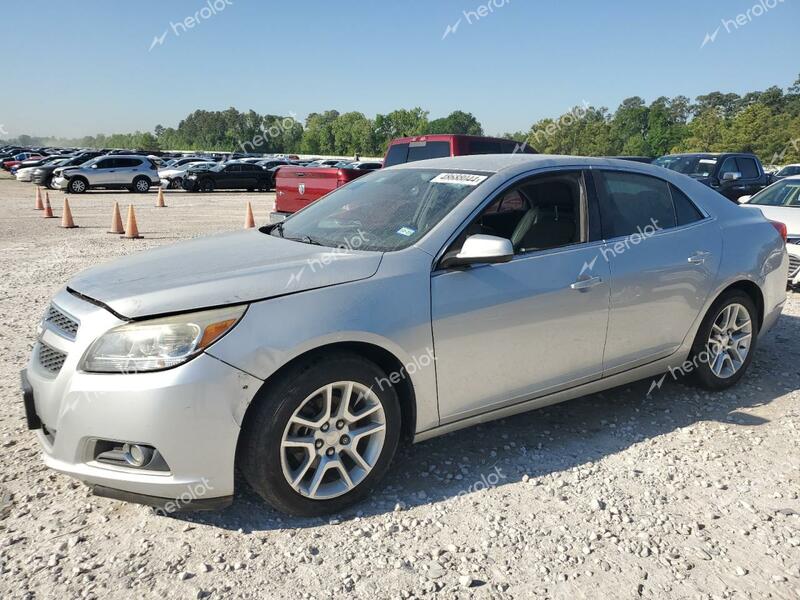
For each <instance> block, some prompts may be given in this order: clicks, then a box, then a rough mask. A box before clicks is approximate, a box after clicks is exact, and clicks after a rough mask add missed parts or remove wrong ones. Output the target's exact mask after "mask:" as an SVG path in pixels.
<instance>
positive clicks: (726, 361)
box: [707, 303, 753, 379]
mask: <svg viewBox="0 0 800 600" xmlns="http://www.w3.org/2000/svg"><path fill="white" fill-rule="evenodd" d="M752 341H753V322H752V319H751V317H750V312H749V311H748V310H747V308H745V307H744V306H742V305H741V304H736V303H734V304H729V305H728V306H726V307H724V308H723V309H722V311H721V312H720V313H719V315H718V316H717V318H716V319H715V320H714V324H713V325H712V326H711V335H710V336H709V338H708V344H707V349H708V364H709V367H710V368H711V372H712V373H714V375H716V376H717V377H719V378H720V379H727V378H729V377H732V376H733V375H735V374H736V373H737V372H738V371H739V369H741V368H742V365H743V364H744V362H745V361H746V360H747V355H748V354H749V353H750V346H751V344H752Z"/></svg>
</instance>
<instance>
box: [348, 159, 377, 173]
mask: <svg viewBox="0 0 800 600" xmlns="http://www.w3.org/2000/svg"><path fill="white" fill-rule="evenodd" d="M348 167H349V168H351V169H363V170H366V171H374V170H376V169H382V168H383V163H382V162H379V161H369V160H366V161H365V160H362V161H355V162H351V163H350V164H349V165H348Z"/></svg>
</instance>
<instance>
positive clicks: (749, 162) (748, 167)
mask: <svg viewBox="0 0 800 600" xmlns="http://www.w3.org/2000/svg"><path fill="white" fill-rule="evenodd" d="M736 164H737V165H739V172H740V173H741V174H742V177H744V178H745V179H757V178H758V177H759V172H758V165H757V164H756V161H755V160H753V159H752V158H744V157H741V156H740V157H739V158H737V159H736Z"/></svg>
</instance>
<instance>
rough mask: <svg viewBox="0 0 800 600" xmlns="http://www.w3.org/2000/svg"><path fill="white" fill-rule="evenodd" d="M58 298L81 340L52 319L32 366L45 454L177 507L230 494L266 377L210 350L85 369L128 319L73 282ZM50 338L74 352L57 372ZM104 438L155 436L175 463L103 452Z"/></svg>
mask: <svg viewBox="0 0 800 600" xmlns="http://www.w3.org/2000/svg"><path fill="white" fill-rule="evenodd" d="M54 305H56V306H58V308H59V309H60V310H61V311H62V312H64V313H67V314H68V315H70V316H71V317H73V318H74V319H75V320H78V321H79V322H80V327H79V329H78V332H77V334H76V336H75V339H74V341H70V340H68V339H64V338H63V337H62V336H60V335H59V334H58V333H57V332H56V331H54V330H53V329H51V328H48V327H45V328H44V329H43V331H42V334H41V335H40V337H39V339H38V340H37V342H36V344H35V346H34V349H33V355H32V357H31V360H30V362H29V364H28V367H27V370H26V374H25V378H26V379H27V381H28V383H29V393H30V394H32V401H29V403H28V404H30V403H32V405H33V411H34V415H33V418H31V415H30V414H28V421H29V424H32V425H34V426H35V425H36V424H37V423H38V422H40V423H41V426H40V428H38V429H37V435H38V438H39V442H40V444H41V447H42V455H43V458H44V462H45V464H46V465H47V466H48V467H50V468H52V469H54V470H56V471H59V472H61V473H65V474H67V475H70V476H72V477H75V478H76V479H79V480H81V481H83V482H85V483H87V484H89V485H90V486H92V487H93V488H94V489H95V492H96V493H97V494H98V495H103V496H107V497H114V498H119V499H125V500H131V501H136V502H142V503H144V504H149V505H151V506H159V507H161V508H164V510H166V511H168V512H175V511H178V510H183V509H196V508H204V507H208V506H211V507H214V508H216V507H219V506H222V505H224V504H225V503H226V502H229V501H230V497H231V496H232V495H233V472H234V460H235V454H236V444H237V442H238V437H239V431H240V423H241V419H242V417H243V415H244V411H245V410H246V408H247V406H248V405H249V403H250V401H251V400H252V398H253V396H254V395H255V393H256V392H257V391H258V389H259V386H260V384H261V381H260V380H258V379H256V378H254V377H252V376H250V375H248V374H246V373H244V372H242V371H239V370H238V369H235V368H234V367H231V366H229V365H227V364H226V363H223V362H222V361H220V360H217V359H216V358H213V357H211V356H209V355H207V354H201V355H200V356H198V357H197V358H195V359H194V360H191V361H189V362H188V363H186V364H183V365H181V366H179V367H175V368H173V369H168V370H165V371H160V372H154V373H133V374H93V373H84V372H81V371H80V370H78V368H77V365H78V364H79V362H80V359H81V357H82V355H83V353H84V352H85V350H86V348H88V346H89V345H90V344H91V343H92V341H93V340H94V339H96V338H97V336H98V335H100V334H101V333H102V332H104V331H107V330H108V329H109V328H110V327H113V326H114V325H116V324H118V323H120V321H119V320H118V319H117V318H116V317H114V316H113V315H111V314H110V313H108V312H107V311H106V310H105V309H103V308H100V307H97V306H94V305H92V304H89V303H87V302H84V301H82V300H80V299H78V298H77V297H74V296H72V295H71V294H69V293H68V292H66V291H62V292H61V293H59V294H58V295H57V296H56V298H55V299H54ZM43 345H45V347H46V348H47V347H49V348H55V349H56V350H57V351H59V352H61V353H62V354H66V359H65V360H64V364H63V366H62V367H61V368H60V370H58V372H56V373H53V372H52V370H50V369H48V368H46V366H45V365H44V364H43V361H41V360H40V358H39V352H40V349H41V348H42V346H43ZM50 368H51V369H52V366H51V367H50ZM23 387H24V384H23ZM28 412H30V411H28ZM98 440H102V441H110V442H117V443H130V444H146V445H149V446H152V447H154V448H155V449H156V450H158V452H159V453H160V455H161V456H162V457H163V459H164V461H165V463H166V465H167V469H166V470H147V469H146V468H143V469H137V468H134V467H130V466H120V465H116V464H106V463H103V462H100V461H98V460H97V458H98V457H97V450H96V448H97V447H98V445H97V443H96V442H97V441H98Z"/></svg>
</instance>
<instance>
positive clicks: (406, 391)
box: [242, 342, 417, 437]
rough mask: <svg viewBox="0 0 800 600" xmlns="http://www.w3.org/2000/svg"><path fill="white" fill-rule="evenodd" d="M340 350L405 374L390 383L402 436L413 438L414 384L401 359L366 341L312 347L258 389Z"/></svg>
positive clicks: (253, 402)
mask: <svg viewBox="0 0 800 600" xmlns="http://www.w3.org/2000/svg"><path fill="white" fill-rule="evenodd" d="M341 351H347V352H352V353H353V354H358V355H360V356H362V357H364V358H366V359H367V360H369V361H372V362H373V363H375V364H376V365H378V367H380V368H381V370H383V372H384V373H386V375H387V376H388V375H390V374H392V373H403V374H404V375H405V377H401V378H400V379H399V381H398V382H397V383H396V384H395V383H393V385H394V389H395V391H396V392H397V398H398V400H399V401H400V415H401V418H402V434H403V435H404V436H408V437H412V436H413V435H414V431H415V429H416V421H417V401H416V395H415V394H414V386H413V385H412V383H411V378H410V376H409V375H408V373H407V372H406V370H405V368H404V366H403V363H402V362H400V360H399V359H398V358H397V357H396V356H395V355H394V354H392V353H391V352H389V351H388V350H386V349H384V348H381V347H380V346H376V345H374V344H368V343H364V342H337V343H335V344H328V345H327V346H320V347H319V348H315V349H314V350H310V351H308V352H306V353H304V354H301V355H300V356H298V357H296V358H294V359H293V360H291V361H289V362H288V363H286V364H285V365H283V366H282V367H281V368H280V369H278V370H277V371H275V373H273V374H272V375H270V376H269V377H268V378H267V379H266V380H265V381H264V383H263V384H262V386H261V389H264V388H266V387H267V386H268V385H269V384H270V382H271V381H274V380H275V379H276V378H277V377H279V376H280V375H281V374H282V373H283V372H285V371H286V370H288V369H290V368H292V367H293V366H294V365H296V364H297V363H298V362H300V361H302V360H308V359H309V358H310V357H313V358H314V359H320V358H322V357H323V356H325V355H328V354H333V353H335V352H341ZM257 398H258V394H257V395H256V398H254V399H253V401H252V402H251V403H250V406H249V407H248V408H247V411H245V414H244V417H243V418H242V425H243V426H244V423H245V422H246V420H247V417H248V414H249V412H250V410H251V409H252V408H253V406H254V405H255V403H256V402H257Z"/></svg>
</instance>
